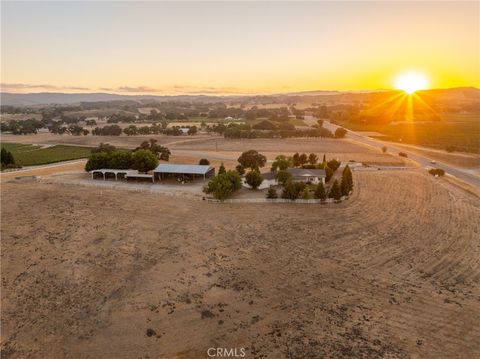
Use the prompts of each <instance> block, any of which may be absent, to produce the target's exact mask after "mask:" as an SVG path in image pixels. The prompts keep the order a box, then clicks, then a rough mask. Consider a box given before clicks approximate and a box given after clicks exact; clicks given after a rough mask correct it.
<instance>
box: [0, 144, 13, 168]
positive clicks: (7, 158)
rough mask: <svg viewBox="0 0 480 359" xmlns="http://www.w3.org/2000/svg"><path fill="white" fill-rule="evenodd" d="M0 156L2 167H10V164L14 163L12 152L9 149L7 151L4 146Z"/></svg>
mask: <svg viewBox="0 0 480 359" xmlns="http://www.w3.org/2000/svg"><path fill="white" fill-rule="evenodd" d="M0 157H1V164H2V168H4V167H12V165H15V159H14V158H13V155H12V153H11V152H10V151H7V150H6V149H5V148H2V150H1V154H0Z"/></svg>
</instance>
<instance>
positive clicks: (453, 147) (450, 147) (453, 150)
mask: <svg viewBox="0 0 480 359" xmlns="http://www.w3.org/2000/svg"><path fill="white" fill-rule="evenodd" d="M445 150H446V151H447V152H455V151H456V150H457V148H456V147H455V146H447V147H446V148H445Z"/></svg>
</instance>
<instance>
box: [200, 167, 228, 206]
mask: <svg viewBox="0 0 480 359" xmlns="http://www.w3.org/2000/svg"><path fill="white" fill-rule="evenodd" d="M204 192H205V193H207V194H212V195H213V197H215V198H216V199H218V200H220V201H223V200H225V199H227V198H228V197H230V196H231V195H232V193H233V185H232V182H231V181H230V179H229V178H228V176H227V174H226V173H223V174H221V175H218V176H215V177H213V178H212V179H211V180H210V181H209V182H208V184H207V186H206V187H205V188H204Z"/></svg>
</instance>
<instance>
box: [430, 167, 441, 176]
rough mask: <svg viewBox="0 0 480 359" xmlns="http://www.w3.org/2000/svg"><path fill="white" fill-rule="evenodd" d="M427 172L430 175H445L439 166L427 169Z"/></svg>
mask: <svg viewBox="0 0 480 359" xmlns="http://www.w3.org/2000/svg"><path fill="white" fill-rule="evenodd" d="M428 173H430V174H431V175H432V176H440V177H441V176H444V175H445V171H444V170H442V169H441V168H432V169H430V170H429V171H428Z"/></svg>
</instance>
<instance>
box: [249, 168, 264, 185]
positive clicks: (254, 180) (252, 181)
mask: <svg viewBox="0 0 480 359" xmlns="http://www.w3.org/2000/svg"><path fill="white" fill-rule="evenodd" d="M245 179H246V181H247V184H248V185H249V186H250V187H252V188H253V189H257V188H258V187H260V185H261V184H262V182H263V177H262V175H261V174H260V171H258V170H252V171H250V172H248V173H247V175H246V176H245Z"/></svg>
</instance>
